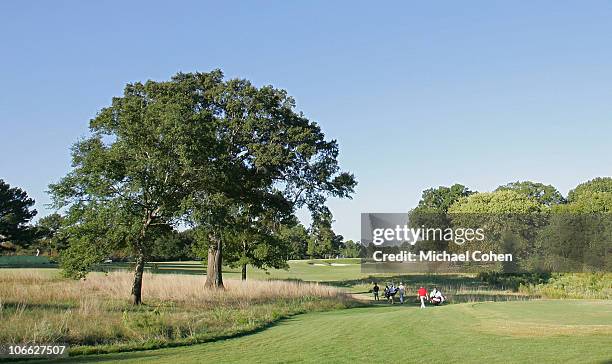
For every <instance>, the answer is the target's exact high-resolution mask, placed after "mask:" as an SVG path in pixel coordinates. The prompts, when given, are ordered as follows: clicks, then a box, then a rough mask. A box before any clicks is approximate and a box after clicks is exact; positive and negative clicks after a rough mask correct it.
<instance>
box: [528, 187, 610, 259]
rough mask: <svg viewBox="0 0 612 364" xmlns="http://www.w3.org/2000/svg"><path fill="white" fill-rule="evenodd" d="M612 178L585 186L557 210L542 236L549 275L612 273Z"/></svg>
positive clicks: (554, 211)
mask: <svg viewBox="0 0 612 364" xmlns="http://www.w3.org/2000/svg"><path fill="white" fill-rule="evenodd" d="M610 212H612V178H610V177H599V178H595V179H593V180H590V181H588V182H585V183H581V184H579V185H578V186H576V188H574V189H573V190H571V191H570V192H569V194H568V203H567V204H563V205H557V206H554V208H553V210H552V214H551V218H550V224H549V225H548V226H546V227H544V228H543V229H542V231H541V232H540V235H539V236H538V248H539V249H540V251H541V252H543V254H544V259H543V260H542V261H540V262H538V263H539V264H540V265H539V267H541V268H543V269H545V270H548V271H560V270H563V271H582V270H587V271H590V270H600V271H609V270H610V269H612V258H610V251H612V243H611V240H610V237H611V236H612V214H610Z"/></svg>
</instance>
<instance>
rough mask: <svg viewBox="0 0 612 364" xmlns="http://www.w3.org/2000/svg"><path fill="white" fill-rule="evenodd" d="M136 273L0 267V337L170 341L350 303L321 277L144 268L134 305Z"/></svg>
mask: <svg viewBox="0 0 612 364" xmlns="http://www.w3.org/2000/svg"><path fill="white" fill-rule="evenodd" d="M132 278H133V275H132V273H131V272H113V273H110V274H99V273H96V274H90V275H89V276H88V277H87V279H84V280H80V281H75V280H69V279H64V278H61V277H60V276H59V275H58V274H49V272H40V271H27V270H23V271H22V270H12V271H7V270H0V342H4V343H28V342H68V343H72V344H90V345H92V344H99V343H107V344H113V343H124V342H128V341H129V342H134V341H137V342H142V341H146V340H150V339H155V340H162V341H171V340H180V339H184V338H189V337H192V336H198V335H203V334H204V335H209V336H212V337H214V336H215V335H223V334H227V333H232V332H239V331H242V330H250V329H253V328H256V327H258V326H260V325H263V324H265V323H267V322H270V321H272V320H275V319H277V318H278V317H281V316H285V315H290V314H294V313H297V312H304V311H308V310H316V309H328V308H333V307H339V306H342V305H345V304H348V302H349V301H350V299H349V297H348V295H346V294H345V293H344V292H342V291H340V290H338V289H336V288H333V287H329V286H325V285H319V284H316V283H299V282H287V281H245V282H242V281H239V280H227V281H226V282H225V289H222V290H220V289H206V288H204V283H205V282H206V278H205V277H204V276H196V275H193V276H191V275H171V274H158V275H157V274H145V276H144V280H143V301H144V302H145V304H146V305H144V306H142V307H134V306H131V305H130V304H129V303H128V302H129V295H130V290H131V284H132Z"/></svg>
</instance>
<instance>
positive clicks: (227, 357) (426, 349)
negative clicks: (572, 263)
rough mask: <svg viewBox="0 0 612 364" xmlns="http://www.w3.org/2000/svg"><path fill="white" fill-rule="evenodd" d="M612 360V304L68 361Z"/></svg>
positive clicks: (415, 315) (297, 329)
mask: <svg viewBox="0 0 612 364" xmlns="http://www.w3.org/2000/svg"><path fill="white" fill-rule="evenodd" d="M423 358H428V359H433V358H436V362H449V363H454V362H481V363H482V362H485V363H508V362H531V363H567V362H570V363H571V362H576V363H577V362H580V363H593V362H611V361H612V301H571V300H566V301H562V300H557V301H552V300H551V301H548V300H543V301H526V302H496V303H494V302H485V303H473V304H457V305H448V306H444V307H436V308H433V307H430V308H427V309H424V310H421V309H419V308H417V307H414V306H411V307H406V306H399V305H395V306H393V307H391V306H382V305H381V306H376V307H367V308H355V309H348V310H340V311H331V312H323V313H311V314H305V315H299V316H296V317H294V318H292V319H289V320H285V321H283V322H281V323H280V324H278V325H276V326H274V327H272V328H269V329H266V330H264V331H261V332H258V333H255V334H252V335H248V336H244V337H240V338H235V339H228V340H223V341H218V342H214V343H208V344H202V345H194V346H190V347H179V348H171V349H161V350H153V351H143V352H131V353H122V354H109V355H99V356H89V357H78V358H73V359H72V360H68V362H79V363H83V362H100V363H101V362H120V363H140V362H147V363H213V362H215V363H226V362H238V363H254V362H258V363H280V362H285V363H292V362H313V363H314V362H337V363H350V362H355V361H358V362H364V361H381V362H382V361H386V362H398V361H404V362H417V361H421V362H422V359H423Z"/></svg>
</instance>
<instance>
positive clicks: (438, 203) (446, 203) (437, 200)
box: [417, 183, 474, 212]
mask: <svg viewBox="0 0 612 364" xmlns="http://www.w3.org/2000/svg"><path fill="white" fill-rule="evenodd" d="M473 193H474V192H472V191H470V190H469V189H468V188H467V187H465V186H464V185H461V184H458V183H456V184H454V185H452V186H450V187H445V186H440V187H437V188H429V189H426V190H425V191H423V194H422V196H421V200H420V201H419V204H418V205H417V208H418V209H421V210H427V211H436V212H446V211H448V208H449V207H450V206H451V205H452V204H453V203H455V202H456V201H457V200H459V199H460V198H461V197H467V196H469V195H471V194H473Z"/></svg>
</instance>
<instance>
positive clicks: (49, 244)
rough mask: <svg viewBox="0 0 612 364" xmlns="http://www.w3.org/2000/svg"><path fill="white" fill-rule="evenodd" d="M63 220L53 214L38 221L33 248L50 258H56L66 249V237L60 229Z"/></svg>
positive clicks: (58, 215)
mask: <svg viewBox="0 0 612 364" xmlns="http://www.w3.org/2000/svg"><path fill="white" fill-rule="evenodd" d="M63 225H64V218H63V217H62V216H61V215H60V214H58V213H54V214H51V215H48V216H45V217H43V218H41V219H40V220H38V222H37V223H36V229H37V232H38V235H39V238H38V240H36V242H35V244H34V247H35V248H38V249H40V250H41V251H42V252H47V253H48V254H49V255H51V256H56V255H58V253H59V252H60V251H62V250H65V249H66V248H68V237H67V236H66V235H65V233H64V231H63V230H62V227H63Z"/></svg>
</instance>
